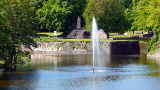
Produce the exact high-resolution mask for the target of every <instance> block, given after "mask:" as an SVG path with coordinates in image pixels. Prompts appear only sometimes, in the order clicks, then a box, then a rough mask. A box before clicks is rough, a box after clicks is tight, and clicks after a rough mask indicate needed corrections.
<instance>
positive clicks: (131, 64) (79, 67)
mask: <svg viewBox="0 0 160 90" xmlns="http://www.w3.org/2000/svg"><path fill="white" fill-rule="evenodd" d="M102 62H103V63H102V66H98V67H96V68H95V69H96V70H95V71H96V72H92V64H91V63H92V62H91V55H75V56H73V55H64V56H44V55H36V56H33V60H32V63H33V64H32V66H30V69H25V70H20V71H17V72H5V73H0V90H160V85H159V84H160V67H159V65H158V62H156V61H154V60H147V59H145V58H143V57H140V58H136V57H115V56H113V57H109V58H106V59H105V60H102Z"/></svg>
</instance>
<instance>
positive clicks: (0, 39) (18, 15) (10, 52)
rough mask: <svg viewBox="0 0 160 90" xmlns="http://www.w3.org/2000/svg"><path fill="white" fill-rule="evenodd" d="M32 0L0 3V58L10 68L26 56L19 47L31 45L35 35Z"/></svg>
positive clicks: (3, 0) (2, 1)
mask: <svg viewBox="0 0 160 90" xmlns="http://www.w3.org/2000/svg"><path fill="white" fill-rule="evenodd" d="M33 2H34V0H1V1H0V58H1V59H3V60H5V62H6V66H7V67H10V65H13V64H15V63H19V60H20V61H21V60H22V56H23V57H24V56H25V55H27V53H26V52H23V51H22V50H21V45H24V46H27V47H29V46H30V45H33V43H34V42H33V39H32V37H33V36H34V34H35V30H36V24H35V22H34V21H35V20H34V17H35V14H34V12H35V8H34V6H33Z"/></svg>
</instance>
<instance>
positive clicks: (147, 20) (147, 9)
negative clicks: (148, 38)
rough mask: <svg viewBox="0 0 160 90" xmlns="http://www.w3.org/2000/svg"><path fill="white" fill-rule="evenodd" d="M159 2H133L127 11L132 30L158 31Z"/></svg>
mask: <svg viewBox="0 0 160 90" xmlns="http://www.w3.org/2000/svg"><path fill="white" fill-rule="evenodd" d="M159 13H160V1H159V0H139V1H136V2H135V1H134V0H133V5H132V8H131V9H130V10H129V11H128V17H129V19H130V21H131V22H132V28H131V29H132V30H155V31H159V30H160V26H159V25H160V14H159Z"/></svg>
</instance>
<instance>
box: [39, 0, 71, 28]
mask: <svg viewBox="0 0 160 90" xmlns="http://www.w3.org/2000/svg"><path fill="white" fill-rule="evenodd" d="M71 9H72V6H71V5H70V4H69V2H68V1H67V0H48V1H45V2H43V7H42V8H39V9H38V10H37V19H38V21H39V24H40V25H41V26H42V27H43V28H46V29H49V30H51V29H55V30H57V31H60V30H62V29H63V27H64V24H65V23H66V18H67V16H68V15H69V14H70V13H71Z"/></svg>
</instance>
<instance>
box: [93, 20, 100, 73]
mask: <svg viewBox="0 0 160 90" xmlns="http://www.w3.org/2000/svg"><path fill="white" fill-rule="evenodd" d="M99 45H100V44H99V35H98V26H97V23H96V19H95V17H93V20H92V50H93V51H92V52H93V53H92V54H93V59H92V60H93V61H92V63H93V72H94V71H95V64H96V63H95V62H96V61H97V60H98V59H99V55H100V46H99Z"/></svg>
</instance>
